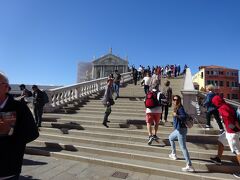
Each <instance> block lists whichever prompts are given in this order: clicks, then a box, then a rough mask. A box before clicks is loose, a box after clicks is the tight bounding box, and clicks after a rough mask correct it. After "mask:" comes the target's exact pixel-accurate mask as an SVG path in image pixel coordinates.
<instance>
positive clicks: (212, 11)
mask: <svg viewBox="0 0 240 180" xmlns="http://www.w3.org/2000/svg"><path fill="white" fill-rule="evenodd" d="M239 19H240V1H239V0H21V1H19V0H0V25H1V28H0V71H3V72H4V73H6V74H7V76H8V77H9V80H10V82H11V83H26V84H54V85H69V84H73V83H75V82H76V80H77V64H78V62H80V61H92V59H93V56H96V57H100V56H102V55H104V54H106V53H108V51H109V48H110V47H112V48H113V54H116V55H118V56H120V57H123V58H125V57H126V56H128V59H129V63H130V64H129V65H132V64H134V65H135V66H137V67H138V66H139V64H143V65H148V64H149V65H165V64H181V65H184V64H188V65H189V66H190V68H191V70H192V72H193V73H195V72H196V71H197V70H198V66H200V65H221V66H227V67H230V68H235V69H240V63H239V59H240V21H239Z"/></svg>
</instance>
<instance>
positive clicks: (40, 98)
mask: <svg viewBox="0 0 240 180" xmlns="http://www.w3.org/2000/svg"><path fill="white" fill-rule="evenodd" d="M32 90H33V112H34V116H35V121H36V124H37V126H38V127H41V124H42V114H43V107H44V94H43V92H42V91H41V90H40V89H39V88H38V86H37V85H33V86H32Z"/></svg>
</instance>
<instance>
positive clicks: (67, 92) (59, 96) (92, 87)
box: [44, 72, 132, 112]
mask: <svg viewBox="0 0 240 180" xmlns="http://www.w3.org/2000/svg"><path fill="white" fill-rule="evenodd" d="M121 76H122V79H121V84H123V83H127V82H129V81H131V80H132V77H131V72H127V73H123V74H121ZM106 84H107V77H105V78H99V79H94V80H91V81H86V82H82V83H78V84H73V85H69V86H64V87H59V88H55V89H49V90H46V93H47V94H48V97H49V103H48V104H46V105H45V107H44V111H45V112H53V111H55V110H57V109H59V108H61V107H63V106H65V105H67V104H69V103H72V102H74V101H81V99H83V98H85V97H87V96H89V95H91V94H94V93H98V92H101V91H102V90H104V88H105V86H106Z"/></svg>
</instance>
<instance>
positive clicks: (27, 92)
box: [25, 89, 33, 97]
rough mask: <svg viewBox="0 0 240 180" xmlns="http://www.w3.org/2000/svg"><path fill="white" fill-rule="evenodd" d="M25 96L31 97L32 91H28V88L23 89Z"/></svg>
mask: <svg viewBox="0 0 240 180" xmlns="http://www.w3.org/2000/svg"><path fill="white" fill-rule="evenodd" d="M25 93H26V97H32V95H33V94H32V92H31V91H29V90H28V89H25Z"/></svg>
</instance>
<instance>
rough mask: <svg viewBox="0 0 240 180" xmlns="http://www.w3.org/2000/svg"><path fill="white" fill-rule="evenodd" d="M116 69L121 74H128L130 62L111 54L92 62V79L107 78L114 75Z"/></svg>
mask: <svg viewBox="0 0 240 180" xmlns="http://www.w3.org/2000/svg"><path fill="white" fill-rule="evenodd" d="M116 69H117V70H118V72H119V73H120V74H121V73H125V72H128V60H124V59H122V58H120V57H118V56H116V55H113V54H112V53H111V52H110V53H109V54H107V55H105V56H103V57H100V58H98V59H96V60H94V61H93V62H92V79H98V78H102V77H106V76H108V75H109V74H111V73H114V71H115V70H116Z"/></svg>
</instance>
